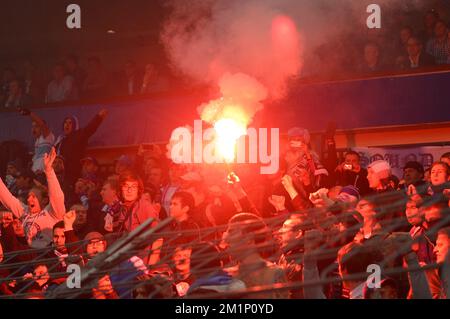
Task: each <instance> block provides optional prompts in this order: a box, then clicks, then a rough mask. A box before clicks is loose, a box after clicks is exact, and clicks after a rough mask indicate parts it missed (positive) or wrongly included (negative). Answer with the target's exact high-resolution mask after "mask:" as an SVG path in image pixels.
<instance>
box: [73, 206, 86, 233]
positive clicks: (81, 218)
mask: <svg viewBox="0 0 450 319" xmlns="http://www.w3.org/2000/svg"><path fill="white" fill-rule="evenodd" d="M86 223H87V210H84V209H83V210H77V217H76V218H75V222H74V223H73V225H74V227H76V228H78V229H79V228H80V227H83V226H84V225H86Z"/></svg>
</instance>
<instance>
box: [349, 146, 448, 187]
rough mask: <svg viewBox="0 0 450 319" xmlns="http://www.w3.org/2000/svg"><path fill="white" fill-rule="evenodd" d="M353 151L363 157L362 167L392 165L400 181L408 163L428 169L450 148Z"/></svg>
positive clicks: (429, 147) (366, 148) (371, 148)
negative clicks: (419, 164)
mask: <svg viewBox="0 0 450 319" xmlns="http://www.w3.org/2000/svg"><path fill="white" fill-rule="evenodd" d="M352 149H353V150H354V151H355V152H358V153H359V154H360V155H361V165H362V166H363V167H367V165H369V164H370V163H372V162H374V161H377V160H386V161H388V162H389V164H390V165H391V168H392V173H393V174H394V175H395V176H397V177H398V178H400V179H401V178H402V177H403V167H404V166H405V164H406V163H407V162H409V161H417V162H419V163H421V164H422V165H423V167H424V168H425V169H427V168H430V167H431V165H432V164H433V163H434V162H437V161H439V159H440V157H441V156H442V154H444V153H447V152H450V146H423V147H411V148H403V147H402V148H390V147H386V148H375V147H354V148H352Z"/></svg>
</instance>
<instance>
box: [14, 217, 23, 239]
mask: <svg viewBox="0 0 450 319" xmlns="http://www.w3.org/2000/svg"><path fill="white" fill-rule="evenodd" d="M12 224H13V229H14V234H16V236H18V237H24V236H25V230H24V229H23V224H22V222H21V221H20V220H18V219H14V221H13V223H12Z"/></svg>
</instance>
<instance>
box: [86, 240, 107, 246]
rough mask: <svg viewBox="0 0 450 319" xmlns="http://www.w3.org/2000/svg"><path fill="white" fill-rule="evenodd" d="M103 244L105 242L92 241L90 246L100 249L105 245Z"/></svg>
mask: <svg viewBox="0 0 450 319" xmlns="http://www.w3.org/2000/svg"><path fill="white" fill-rule="evenodd" d="M103 243H104V242H103V240H92V241H90V242H89V244H88V245H89V246H91V247H100V246H102V245H103Z"/></svg>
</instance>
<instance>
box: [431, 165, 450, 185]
mask: <svg viewBox="0 0 450 319" xmlns="http://www.w3.org/2000/svg"><path fill="white" fill-rule="evenodd" d="M430 178H431V184H432V185H434V186H438V185H442V184H444V183H445V182H447V180H448V175H447V168H446V167H444V166H443V165H441V164H436V165H434V166H433V167H432V168H431V174H430Z"/></svg>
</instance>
